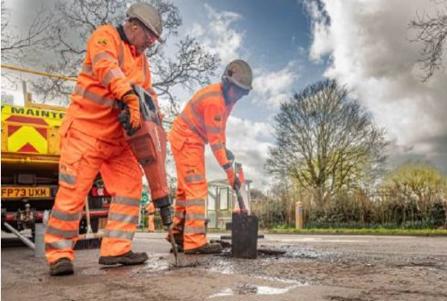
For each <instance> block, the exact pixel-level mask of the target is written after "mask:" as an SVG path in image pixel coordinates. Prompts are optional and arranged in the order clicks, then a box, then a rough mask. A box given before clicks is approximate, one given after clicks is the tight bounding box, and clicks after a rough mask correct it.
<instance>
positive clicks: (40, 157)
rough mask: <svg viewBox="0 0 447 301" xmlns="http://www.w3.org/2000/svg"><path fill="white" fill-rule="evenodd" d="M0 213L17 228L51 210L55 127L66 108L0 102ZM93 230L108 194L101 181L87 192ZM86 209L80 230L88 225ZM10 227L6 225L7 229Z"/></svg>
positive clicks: (56, 147)
mask: <svg viewBox="0 0 447 301" xmlns="http://www.w3.org/2000/svg"><path fill="white" fill-rule="evenodd" d="M1 111H2V113H1V120H2V124H1V133H2V140H1V148H2V153H1V172H2V174H1V183H2V186H1V190H2V198H1V213H2V230H4V231H8V229H7V228H5V226H4V222H7V223H8V224H9V225H11V226H12V227H14V228H15V229H16V230H19V231H20V230H24V229H31V230H32V233H33V235H34V226H35V223H38V222H42V220H43V218H44V212H45V210H51V208H52V206H53V203H54V198H55V195H56V192H57V188H58V187H57V185H58V163H59V153H60V152H59V142H60V138H59V134H58V131H59V127H60V125H61V123H62V119H63V117H64V114H65V108H63V107H56V106H50V105H45V104H33V103H31V102H29V101H28V102H26V104H25V106H15V105H11V104H2V106H1ZM88 200H89V208H90V209H91V210H90V219H91V226H92V229H93V232H96V231H97V229H98V224H99V221H100V219H101V218H104V217H106V216H107V212H108V205H109V204H110V196H109V195H108V194H107V191H106V190H105V188H104V186H103V185H102V181H101V180H100V178H99V176H98V180H97V181H95V183H94V184H93V186H92V189H91V191H90V193H89V196H88ZM86 229H87V228H86V222H85V213H84V215H83V218H82V220H81V228H80V233H83V232H84V233H85V231H86ZM8 232H9V231H8Z"/></svg>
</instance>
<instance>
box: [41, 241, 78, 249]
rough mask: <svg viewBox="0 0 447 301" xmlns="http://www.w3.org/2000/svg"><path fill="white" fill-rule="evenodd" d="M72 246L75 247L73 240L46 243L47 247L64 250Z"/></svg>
mask: <svg viewBox="0 0 447 301" xmlns="http://www.w3.org/2000/svg"><path fill="white" fill-rule="evenodd" d="M71 248H73V241H72V240H58V241H55V242H51V243H46V244H45V249H57V250H63V249H71Z"/></svg>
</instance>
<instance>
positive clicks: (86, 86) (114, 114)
mask: <svg viewBox="0 0 447 301" xmlns="http://www.w3.org/2000/svg"><path fill="white" fill-rule="evenodd" d="M132 84H136V85H139V86H141V87H143V88H144V89H146V90H147V91H148V92H149V93H150V94H151V95H152V96H153V98H154V99H156V94H155V92H154V90H153V89H152V82H151V73H150V69H149V63H148V61H147V59H146V56H145V54H144V53H143V54H139V55H137V53H136V48H135V47H134V46H133V45H131V44H130V43H129V42H128V40H127V37H126V36H125V34H124V31H123V28H122V26H120V27H118V28H115V27H113V26H112V25H104V26H101V27H99V28H98V29H97V30H96V31H95V32H94V33H93V34H92V36H91V37H90V39H89V41H88V43H87V53H86V56H85V61H84V65H83V66H82V70H81V73H80V74H79V76H78V79H77V84H76V87H75V89H74V92H73V94H72V96H71V104H70V106H69V108H68V111H67V120H72V123H73V124H72V125H71V126H72V127H73V128H75V129H77V130H79V131H82V132H85V133H88V134H89V135H91V136H93V137H95V138H100V139H103V140H114V139H116V138H118V137H122V136H123V130H122V127H121V125H120V123H119V121H118V114H119V110H118V108H117V104H116V101H117V100H120V99H121V98H122V97H123V95H124V94H126V93H127V92H128V91H130V90H131V89H132V86H131V85H132Z"/></svg>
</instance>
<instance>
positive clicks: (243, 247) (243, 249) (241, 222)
mask: <svg viewBox="0 0 447 301" xmlns="http://www.w3.org/2000/svg"><path fill="white" fill-rule="evenodd" d="M257 245H258V218H257V217H256V216H254V215H247V214H244V213H238V212H235V213H233V216H232V221H231V253H232V256H233V257H236V258H248V259H255V258H256V257H257V256H258V249H257Z"/></svg>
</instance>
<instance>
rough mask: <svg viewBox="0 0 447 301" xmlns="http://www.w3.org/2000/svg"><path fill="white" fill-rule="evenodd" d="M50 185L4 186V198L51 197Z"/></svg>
mask: <svg viewBox="0 0 447 301" xmlns="http://www.w3.org/2000/svg"><path fill="white" fill-rule="evenodd" d="M50 196H51V190H50V187H23V186H22V187H11V186H6V187H5V186H3V187H2V199H3V198H5V199H18V198H49V197H50Z"/></svg>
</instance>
